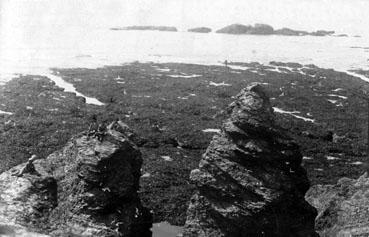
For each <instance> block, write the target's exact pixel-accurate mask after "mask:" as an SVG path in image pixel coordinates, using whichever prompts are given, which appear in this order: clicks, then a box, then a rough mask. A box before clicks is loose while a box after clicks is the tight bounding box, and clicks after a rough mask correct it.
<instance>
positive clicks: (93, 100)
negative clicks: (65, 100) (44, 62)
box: [43, 73, 105, 106]
mask: <svg viewBox="0 0 369 237" xmlns="http://www.w3.org/2000/svg"><path fill="white" fill-rule="evenodd" d="M43 76H46V77H48V78H49V79H50V80H52V81H53V82H55V84H56V85H57V86H58V87H60V88H63V89H64V91H65V92H71V93H75V94H76V95H77V96H80V97H83V98H85V100H86V103H87V104H93V105H98V106H102V105H105V104H104V103H102V102H101V101H99V100H98V99H96V98H93V97H88V96H85V95H83V94H82V93H80V92H78V91H77V90H76V88H75V87H74V85H73V84H71V83H69V82H66V81H65V80H63V78H61V77H59V76H56V75H53V74H51V73H49V74H44V75H43Z"/></svg>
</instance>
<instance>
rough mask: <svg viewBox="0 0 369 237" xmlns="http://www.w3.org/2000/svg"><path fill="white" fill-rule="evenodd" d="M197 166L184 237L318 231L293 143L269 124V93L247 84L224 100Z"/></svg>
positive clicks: (234, 236) (284, 234)
mask: <svg viewBox="0 0 369 237" xmlns="http://www.w3.org/2000/svg"><path fill="white" fill-rule="evenodd" d="M228 110H229V114H230V118H229V119H227V120H226V121H225V122H224V123H223V126H222V132H221V134H220V135H215V136H214V138H213V140H212V142H211V143H210V145H209V147H208V149H207V150H206V153H205V154H204V155H203V157H202V159H201V161H200V165H199V169H195V170H193V171H192V172H191V180H192V181H193V182H194V183H195V185H196V192H195V194H194V195H193V196H192V198H191V202H190V206H189V209H188V212H187V221H186V225H185V230H184V234H183V236H184V237H196V236H203V237H206V236H209V237H210V236H214V237H215V236H229V237H230V236H233V237H237V236H281V237H282V236H286V237H287V236H291V237H292V236H301V237H302V236H304V237H309V236H318V235H317V234H316V233H315V231H314V219H315V216H316V210H315V209H314V208H313V207H312V206H310V205H309V204H308V203H307V202H306V201H305V199H304V194H305V192H306V191H307V190H308V189H309V185H310V184H309V181H308V179H307V176H306V171H305V170H304V169H303V168H302V167H301V161H302V155H301V153H300V151H299V147H298V145H297V144H296V143H295V142H294V141H293V140H292V139H291V138H289V137H288V136H287V135H286V134H284V132H283V131H282V130H281V129H280V128H279V127H278V126H277V125H276V124H275V120H274V118H275V115H274V113H273V109H272V107H271V105H270V102H269V98H268V97H267V96H266V94H265V92H264V91H263V90H262V87H261V86H260V85H252V86H249V87H248V88H247V89H244V90H242V91H241V93H239V94H238V95H237V96H236V100H235V101H234V102H233V103H231V104H230V106H229V108H228Z"/></svg>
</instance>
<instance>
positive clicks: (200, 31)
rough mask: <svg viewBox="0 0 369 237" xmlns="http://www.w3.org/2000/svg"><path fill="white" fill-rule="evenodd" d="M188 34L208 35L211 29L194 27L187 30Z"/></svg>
mask: <svg viewBox="0 0 369 237" xmlns="http://www.w3.org/2000/svg"><path fill="white" fill-rule="evenodd" d="M187 31H188V32H196V33H209V32H211V29H210V28H208V27H196V28H191V29H188V30H187Z"/></svg>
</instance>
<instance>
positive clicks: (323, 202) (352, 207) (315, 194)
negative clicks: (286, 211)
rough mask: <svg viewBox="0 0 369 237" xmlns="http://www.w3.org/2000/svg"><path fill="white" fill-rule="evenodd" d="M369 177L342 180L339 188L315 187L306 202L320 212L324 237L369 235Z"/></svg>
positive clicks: (320, 228) (319, 216)
mask: <svg viewBox="0 0 369 237" xmlns="http://www.w3.org/2000/svg"><path fill="white" fill-rule="evenodd" d="M368 197H369V177H368V175H367V173H365V174H364V175H362V176H361V177H359V178H358V179H349V178H342V179H340V180H339V181H338V182H337V184H335V185H315V186H313V187H311V188H310V190H309V191H308V192H307V193H306V199H307V200H308V202H310V204H311V205H313V206H315V207H316V209H317V210H318V213H319V214H318V216H317V218H316V224H315V225H316V229H317V231H318V232H319V234H320V235H321V236H322V237H336V236H337V237H343V236H369V198H368Z"/></svg>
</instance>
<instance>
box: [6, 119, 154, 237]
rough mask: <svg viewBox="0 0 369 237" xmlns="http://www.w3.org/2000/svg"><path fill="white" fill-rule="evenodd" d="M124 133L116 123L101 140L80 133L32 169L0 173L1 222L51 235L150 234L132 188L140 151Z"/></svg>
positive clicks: (136, 180) (136, 182)
mask: <svg viewBox="0 0 369 237" xmlns="http://www.w3.org/2000/svg"><path fill="white" fill-rule="evenodd" d="M123 125H124V124H123ZM129 132H130V130H129V129H128V128H127V127H124V126H123V127H122V123H119V122H118V123H115V125H111V126H108V129H107V131H106V134H105V135H104V136H103V137H102V141H101V138H100V139H97V138H95V137H92V136H87V135H83V134H81V135H78V136H76V137H74V138H72V139H71V140H70V141H69V142H68V143H67V145H66V146H65V147H64V149H62V150H61V151H58V152H55V153H53V154H51V155H50V156H49V157H48V158H46V159H41V160H37V161H35V162H34V167H35V172H32V173H27V174H24V175H23V176H22V177H17V176H14V175H13V173H14V171H17V170H19V169H20V168H21V167H22V166H23V164H22V165H20V166H18V167H15V168H13V169H12V170H9V171H7V172H4V173H3V174H1V175H0V194H1V199H0V202H1V204H2V205H0V225H1V224H3V223H4V224H12V225H17V226H20V229H22V228H24V229H27V228H29V229H31V230H35V231H38V232H42V233H47V234H49V235H51V236H151V231H150V228H151V225H152V218H151V214H150V212H149V211H148V210H147V209H146V208H144V207H143V206H142V205H141V203H140V200H139V197H138V193H137V191H138V188H139V178H140V169H141V165H142V158H141V153H140V151H139V150H138V148H137V147H136V145H135V144H134V143H132V142H131V141H130V140H129V138H128V137H129V136H131V134H130V133H129ZM126 133H128V134H126Z"/></svg>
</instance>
